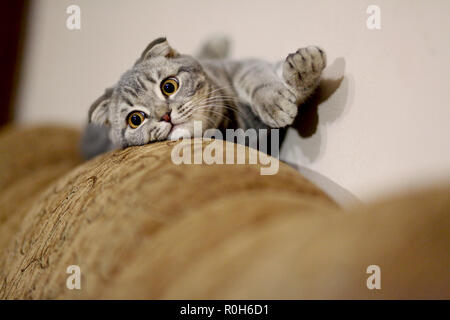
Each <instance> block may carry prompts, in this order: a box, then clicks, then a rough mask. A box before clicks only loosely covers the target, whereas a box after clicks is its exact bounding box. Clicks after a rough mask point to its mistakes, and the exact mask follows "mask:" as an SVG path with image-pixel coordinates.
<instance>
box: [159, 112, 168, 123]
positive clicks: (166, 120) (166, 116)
mask: <svg viewBox="0 0 450 320" xmlns="http://www.w3.org/2000/svg"><path fill="white" fill-rule="evenodd" d="M161 121H165V122H170V112H166V113H165V114H164V115H163V116H162V117H161Z"/></svg>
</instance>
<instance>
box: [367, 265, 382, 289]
mask: <svg viewBox="0 0 450 320" xmlns="http://www.w3.org/2000/svg"><path fill="white" fill-rule="evenodd" d="M366 273H368V274H371V275H370V277H369V278H367V282H366V285H367V289H369V290H373V289H378V290H380V289H381V268H380V266H377V265H376V264H372V265H370V266H368V267H367V269H366Z"/></svg>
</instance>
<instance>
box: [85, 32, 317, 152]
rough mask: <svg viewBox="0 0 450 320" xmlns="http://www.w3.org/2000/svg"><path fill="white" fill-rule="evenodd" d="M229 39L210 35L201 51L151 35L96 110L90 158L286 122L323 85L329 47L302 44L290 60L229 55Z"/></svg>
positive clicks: (87, 141)
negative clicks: (183, 50)
mask: <svg viewBox="0 0 450 320" xmlns="http://www.w3.org/2000/svg"><path fill="white" fill-rule="evenodd" d="M227 51H228V45H227V41H226V40H220V39H218V40H217V39H216V40H213V41H211V42H209V43H207V44H206V45H205V46H204V47H203V49H202V50H201V53H200V54H199V59H195V58H193V57H191V56H189V55H184V54H179V53H178V52H177V51H175V50H174V49H173V48H172V47H171V46H170V45H169V43H168V42H167V40H166V39H165V38H158V39H156V40H154V41H153V42H151V43H150V44H149V45H148V46H147V48H146V49H145V50H144V52H143V53H142V55H141V56H140V58H139V59H138V60H137V61H136V63H135V64H134V66H133V67H132V68H131V69H130V70H128V71H127V72H125V74H123V75H122V77H121V78H120V80H119V82H118V83H117V84H116V85H115V86H114V87H112V88H109V89H107V90H106V91H105V93H104V94H103V95H102V96H101V97H100V98H98V99H97V100H96V101H95V102H94V103H93V105H92V106H91V108H90V110H89V125H88V127H87V130H86V132H85V134H84V137H83V139H82V151H83V154H84V155H85V157H87V158H90V157H93V156H95V155H97V154H99V153H102V152H105V151H107V150H109V149H112V148H124V147H127V146H133V145H144V144H147V143H150V142H152V141H160V140H176V139H179V138H181V137H185V136H189V135H190V136H192V137H193V136H194V128H193V123H194V121H195V120H197V121H201V122H202V128H203V131H205V130H207V129H210V128H216V129H221V130H223V129H226V128H242V129H244V130H246V129H248V128H255V129H259V128H283V127H286V126H288V125H290V124H292V122H293V121H294V118H295V116H296V115H297V109H298V106H299V105H300V104H301V103H303V102H304V101H305V100H306V99H307V98H308V97H309V96H310V95H311V93H312V92H313V91H314V90H315V89H316V88H317V86H318V85H319V81H320V76H321V73H322V70H323V69H324V68H325V66H326V55H325V53H324V51H323V50H321V49H320V48H318V47H315V46H310V47H306V48H301V49H298V50H297V51H296V52H295V53H291V54H289V55H288V56H287V58H286V59H285V60H283V61H280V62H278V63H276V64H271V63H268V62H265V61H261V60H241V61H236V60H228V59H225V58H226V55H227Z"/></svg>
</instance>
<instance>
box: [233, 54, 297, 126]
mask: <svg viewBox="0 0 450 320" xmlns="http://www.w3.org/2000/svg"><path fill="white" fill-rule="evenodd" d="M231 78H232V79H231V82H232V84H233V88H234V90H235V92H236V93H237V95H238V98H239V100H240V101H241V102H242V103H244V104H246V105H248V106H249V107H250V108H251V110H252V112H253V113H254V114H255V115H256V116H258V118H259V119H261V121H262V122H264V123H265V124H266V125H268V126H270V127H272V128H281V127H285V126H287V125H290V124H292V122H293V121H294V118H295V116H296V115H297V109H298V108H297V96H296V94H295V93H294V92H293V90H292V88H290V87H289V86H288V85H287V84H286V83H285V81H284V80H283V79H282V78H281V77H280V76H279V75H277V72H276V66H274V65H273V64H269V63H267V62H264V61H258V60H248V61H242V62H240V63H239V64H238V65H237V66H235V68H234V70H233V71H232V72H231Z"/></svg>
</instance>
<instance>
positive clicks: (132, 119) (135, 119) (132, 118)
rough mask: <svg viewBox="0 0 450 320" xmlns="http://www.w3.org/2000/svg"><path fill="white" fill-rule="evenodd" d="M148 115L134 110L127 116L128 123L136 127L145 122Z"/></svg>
mask: <svg viewBox="0 0 450 320" xmlns="http://www.w3.org/2000/svg"><path fill="white" fill-rule="evenodd" d="M146 117H147V115H146V114H145V113H144V112H142V111H133V112H131V113H130V114H129V115H128V117H127V122H128V125H129V126H130V127H131V128H133V129H136V128H137V127H139V126H140V125H141V124H142V122H144V120H145V118H146Z"/></svg>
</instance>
